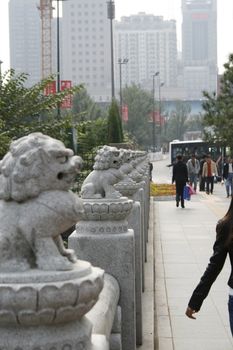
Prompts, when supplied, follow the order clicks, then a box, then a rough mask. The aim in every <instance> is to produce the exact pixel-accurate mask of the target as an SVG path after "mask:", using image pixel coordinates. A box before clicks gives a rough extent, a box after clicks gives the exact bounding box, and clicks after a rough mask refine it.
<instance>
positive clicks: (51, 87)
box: [44, 80, 56, 96]
mask: <svg viewBox="0 0 233 350" xmlns="http://www.w3.org/2000/svg"><path fill="white" fill-rule="evenodd" d="M55 93H56V81H55V80H54V81H51V82H50V83H48V84H47V86H46V88H45V89H44V95H45V96H48V95H54V94H55Z"/></svg>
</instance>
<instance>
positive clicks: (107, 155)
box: [93, 146, 123, 170]
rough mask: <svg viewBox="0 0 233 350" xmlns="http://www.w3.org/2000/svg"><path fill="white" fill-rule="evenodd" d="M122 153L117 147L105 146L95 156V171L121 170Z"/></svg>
mask: <svg viewBox="0 0 233 350" xmlns="http://www.w3.org/2000/svg"><path fill="white" fill-rule="evenodd" d="M122 161H123V158H122V152H121V151H120V150H119V149H117V148H116V147H111V146H103V147H102V148H101V149H99V150H98V151H97V155H96V156H95V164H94V166H93V169H94V170H106V169H110V168H115V169H119V168H120V166H121V165H122Z"/></svg>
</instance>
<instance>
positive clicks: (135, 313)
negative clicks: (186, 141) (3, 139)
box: [0, 133, 149, 350]
mask: <svg viewBox="0 0 233 350" xmlns="http://www.w3.org/2000/svg"><path fill="white" fill-rule="evenodd" d="M81 162H82V160H81V159H80V158H79V157H77V156H74V155H73V152H72V151H71V150H69V149H67V148H65V146H64V145H63V144H62V143H61V142H60V141H58V140H55V139H52V138H50V137H48V136H46V135H43V134H41V133H34V134H30V135H28V136H25V137H23V138H21V139H19V140H16V141H14V142H13V143H12V144H11V146H10V150H9V152H8V153H7V154H6V156H5V157H4V158H3V160H2V161H1V162H0V223H1V224H0V249H1V252H2V254H1V256H0V306H1V307H0V349H2V350H74V349H75V350H135V349H136V346H137V345H141V344H142V343H143V337H142V334H143V327H142V326H143V325H142V313H143V310H142V293H143V290H144V263H145V262H146V243H147V239H148V235H147V230H148V221H149V220H148V215H149V205H148V203H149V167H148V158H147V154H146V153H144V152H137V151H129V150H123V149H120V150H118V149H116V148H115V147H109V146H104V147H103V148H101V149H100V150H98V152H97V155H96V158H95V164H94V167H93V169H94V170H93V172H92V173H91V174H90V175H88V177H87V178H86V179H85V181H84V182H83V186H82V190H81V197H82V198H79V197H78V196H77V195H76V194H73V193H71V192H70V191H69V188H70V187H71V185H72V183H73V181H74V179H75V176H76V174H77V173H78V172H79V171H80V166H81ZM74 224H76V229H75V232H73V233H72V234H71V235H70V237H69V242H68V243H69V249H66V248H65V247H64V245H63V242H62V239H61V236H60V233H61V231H62V232H63V231H65V230H67V229H68V228H70V227H71V226H73V225H74ZM94 266H95V267H94ZM104 271H105V274H104Z"/></svg>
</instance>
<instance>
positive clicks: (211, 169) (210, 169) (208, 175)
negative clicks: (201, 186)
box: [202, 154, 218, 194]
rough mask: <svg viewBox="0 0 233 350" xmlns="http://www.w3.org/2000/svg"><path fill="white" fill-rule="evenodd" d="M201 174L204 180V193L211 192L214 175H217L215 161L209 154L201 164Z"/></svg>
mask: <svg viewBox="0 0 233 350" xmlns="http://www.w3.org/2000/svg"><path fill="white" fill-rule="evenodd" d="M202 176H203V177H204V178H205V182H206V193H207V194H210V193H211V194H213V190H214V176H218V169H217V166H216V163H215V162H214V161H213V160H212V159H211V156H210V154H208V155H207V156H206V162H205V163H204V164H203V169H202Z"/></svg>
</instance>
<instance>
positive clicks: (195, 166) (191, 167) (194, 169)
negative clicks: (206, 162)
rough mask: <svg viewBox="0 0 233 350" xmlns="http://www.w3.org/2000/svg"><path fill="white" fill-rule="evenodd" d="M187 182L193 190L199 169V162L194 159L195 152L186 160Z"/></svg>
mask: <svg viewBox="0 0 233 350" xmlns="http://www.w3.org/2000/svg"><path fill="white" fill-rule="evenodd" d="M187 168H188V177H189V183H190V185H191V186H193V189H194V191H195V192H196V190H197V180H198V175H199V171H200V162H199V160H198V159H196V156H195V154H192V156H191V158H190V159H189V160H188V161H187Z"/></svg>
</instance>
